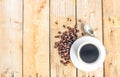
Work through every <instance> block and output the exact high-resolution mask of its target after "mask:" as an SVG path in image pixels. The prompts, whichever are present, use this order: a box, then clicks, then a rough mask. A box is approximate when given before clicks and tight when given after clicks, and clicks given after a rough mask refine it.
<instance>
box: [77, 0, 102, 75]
mask: <svg viewBox="0 0 120 77" xmlns="http://www.w3.org/2000/svg"><path fill="white" fill-rule="evenodd" d="M81 23H84V24H89V25H91V27H92V28H93V29H94V33H95V37H96V38H97V39H99V40H100V41H101V42H102V5H101V0H77V24H78V25H81ZM93 76H94V77H103V67H101V68H99V69H98V70H96V71H94V72H89V73H87V72H82V71H80V70H78V77H93Z"/></svg>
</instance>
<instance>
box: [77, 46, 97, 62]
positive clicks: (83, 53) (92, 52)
mask: <svg viewBox="0 0 120 77" xmlns="http://www.w3.org/2000/svg"><path fill="white" fill-rule="evenodd" d="M79 54H80V57H81V59H82V60H83V61H84V62H86V63H93V62H95V61H96V60H97V59H98V56H99V51H98V48H97V47H96V46H94V45H93V44H86V45H84V46H83V47H82V48H81V50H80V53H79Z"/></svg>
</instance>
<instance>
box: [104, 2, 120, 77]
mask: <svg viewBox="0 0 120 77" xmlns="http://www.w3.org/2000/svg"><path fill="white" fill-rule="evenodd" d="M103 7H104V8H103V21H104V44H105V47H106V48H107V50H108V55H107V57H106V61H105V77H120V10H118V9H119V8H120V1H119V0H105V1H103ZM110 7H111V8H110Z"/></svg>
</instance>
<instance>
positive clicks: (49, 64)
mask: <svg viewBox="0 0 120 77" xmlns="http://www.w3.org/2000/svg"><path fill="white" fill-rule="evenodd" d="M50 2H51V0H49V77H51V42H50V41H51V25H50V19H51V18H50V15H51V14H50V11H51V9H50Z"/></svg>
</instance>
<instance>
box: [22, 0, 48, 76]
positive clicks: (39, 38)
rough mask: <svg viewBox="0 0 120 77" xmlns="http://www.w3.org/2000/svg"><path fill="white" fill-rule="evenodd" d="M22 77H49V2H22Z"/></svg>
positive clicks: (36, 0) (28, 0)
mask: <svg viewBox="0 0 120 77" xmlns="http://www.w3.org/2000/svg"><path fill="white" fill-rule="evenodd" d="M23 57H24V66H23V67H24V70H23V71H24V77H49V0H24V56H23Z"/></svg>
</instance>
